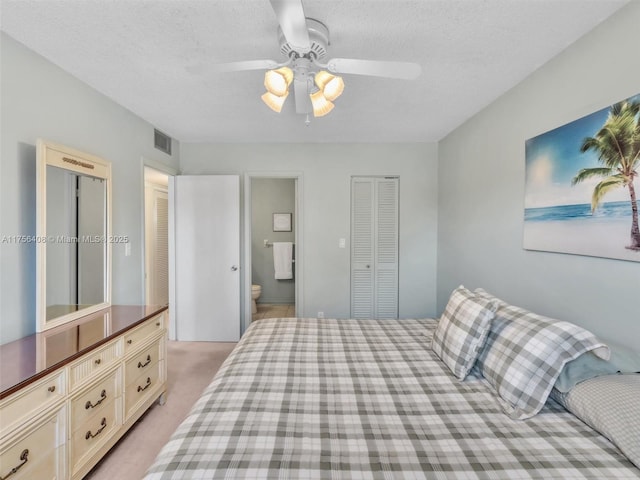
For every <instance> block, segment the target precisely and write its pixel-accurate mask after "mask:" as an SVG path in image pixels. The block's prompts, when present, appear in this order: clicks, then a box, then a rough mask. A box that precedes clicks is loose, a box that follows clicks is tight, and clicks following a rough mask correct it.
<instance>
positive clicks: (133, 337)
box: [124, 314, 164, 354]
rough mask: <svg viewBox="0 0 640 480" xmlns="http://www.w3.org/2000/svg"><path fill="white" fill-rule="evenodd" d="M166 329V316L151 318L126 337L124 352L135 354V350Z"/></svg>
mask: <svg viewBox="0 0 640 480" xmlns="http://www.w3.org/2000/svg"><path fill="white" fill-rule="evenodd" d="M163 329H164V315H163V314H161V315H157V316H155V317H153V318H150V319H149V320H147V321H146V322H144V323H143V324H142V325H140V326H138V327H136V328H134V329H133V330H131V331H130V332H129V333H127V334H125V336H124V350H125V354H126V353H128V352H130V351H131V352H133V351H135V349H136V348H137V347H138V346H140V345H142V344H143V343H144V342H145V341H146V340H148V339H149V338H150V337H151V336H153V334H154V333H156V332H160V331H162V330H163Z"/></svg>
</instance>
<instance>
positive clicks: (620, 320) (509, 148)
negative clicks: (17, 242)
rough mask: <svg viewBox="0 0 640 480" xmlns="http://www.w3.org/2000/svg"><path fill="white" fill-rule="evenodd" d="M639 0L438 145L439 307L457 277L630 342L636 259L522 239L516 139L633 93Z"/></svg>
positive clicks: (639, 74) (637, 328) (634, 324)
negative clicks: (551, 248) (544, 248)
mask: <svg viewBox="0 0 640 480" xmlns="http://www.w3.org/2000/svg"><path fill="white" fill-rule="evenodd" d="M638 25H640V2H631V4H630V5H628V6H627V7H625V8H623V9H621V10H620V11H619V12H618V13H616V14H615V15H614V16H613V17H611V18H610V19H608V20H606V21H605V22H604V23H603V24H601V25H600V26H599V27H597V28H596V29H595V30H593V31H591V32H590V33H588V34H587V35H586V36H584V37H583V38H581V39H580V40H578V41H577V42H576V43H574V44H573V45H571V46H569V47H568V48H567V49H566V50H565V51H564V52H563V53H561V54H560V55H559V56H557V57H556V58H554V59H553V60H551V61H550V62H548V63H547V64H545V65H544V66H542V67H541V68H540V69H539V70H537V71H536V72H535V73H534V74H533V75H531V76H530V77H529V78H527V79H526V80H525V81H523V82H522V83H521V84H520V85H518V86H517V87H515V88H513V89H512V90H511V91H510V92H508V93H507V94H505V95H504V96H502V97H501V98H499V99H498V100H497V101H496V102H494V103H493V104H491V105H490V106H489V107H487V108H486V109H485V110H483V111H482V112H481V113H479V114H478V115H476V116H475V117H474V118H472V119H471V120H469V121H468V122H466V123H465V124H464V125H462V126H461V127H459V128H458V129H456V130H455V131H454V132H452V133H451V134H450V135H448V136H447V137H446V138H445V139H444V140H442V141H441V142H440V144H439V150H440V169H439V175H440V176H439V191H440V194H439V217H440V221H439V225H438V227H439V237H438V240H439V241H438V310H439V311H442V310H443V309H444V306H445V305H446V301H447V298H448V296H449V294H450V292H451V290H453V288H455V287H456V286H457V285H459V284H460V283H462V284H465V285H466V286H468V287H473V288H475V287H477V286H483V287H485V288H486V289H487V290H489V291H491V292H493V293H494V294H495V295H497V296H499V297H502V298H504V299H505V300H507V301H509V302H511V303H514V304H517V305H521V306H524V307H527V308H530V309H532V310H534V311H536V312H539V313H541V314H546V315H550V316H555V317H557V318H561V319H564V320H568V321H571V322H574V323H577V324H580V325H583V326H585V327H587V328H589V329H591V330H592V331H593V332H594V333H596V334H599V335H600V336H601V337H602V338H604V339H611V340H617V341H618V342H619V343H622V344H625V345H629V346H635V347H636V348H638V343H639V341H640V304H639V303H638V298H640V263H636V262H625V261H619V260H609V259H603V258H592V257H582V256H574V255H563V254H554V253H545V252H534V251H525V250H523V248H522V231H523V208H524V184H525V183H524V180H525V162H524V152H525V150H524V142H525V140H526V139H528V138H531V137H533V136H536V135H538V134H540V133H543V132H545V131H548V130H551V129H553V128H555V127H558V126H561V125H564V124H566V123H568V122H571V121H572V120H575V119H577V118H579V117H582V116H583V115H586V114H589V113H592V112H594V111H596V110H599V109H601V108H604V107H607V106H608V105H611V104H612V103H615V102H617V101H619V100H623V99H625V98H628V97H630V96H632V95H634V94H637V93H640V82H639V79H640V60H639V58H640V57H639V56H638V42H637V41H636V40H635V37H636V36H637V35H636V32H637V30H638Z"/></svg>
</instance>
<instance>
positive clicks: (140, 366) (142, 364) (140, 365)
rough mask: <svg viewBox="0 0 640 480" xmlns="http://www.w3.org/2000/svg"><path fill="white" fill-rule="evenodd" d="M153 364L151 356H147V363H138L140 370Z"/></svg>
mask: <svg viewBox="0 0 640 480" xmlns="http://www.w3.org/2000/svg"><path fill="white" fill-rule="evenodd" d="M150 363H151V355H147V361H146V362H145V363H142V362H138V368H144V367H146V366H147V365H149V364H150Z"/></svg>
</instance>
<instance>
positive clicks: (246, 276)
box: [241, 171, 304, 334]
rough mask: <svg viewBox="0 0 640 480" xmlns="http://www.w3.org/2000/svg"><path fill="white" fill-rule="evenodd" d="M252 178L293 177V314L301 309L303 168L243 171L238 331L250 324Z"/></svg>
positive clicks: (302, 308)
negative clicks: (241, 261) (242, 253)
mask: <svg viewBox="0 0 640 480" xmlns="http://www.w3.org/2000/svg"><path fill="white" fill-rule="evenodd" d="M254 178H256V179H257V178H269V179H273V178H281V179H291V180H294V184H295V215H294V226H295V227H294V229H295V235H294V242H295V252H296V261H295V262H294V267H293V268H294V278H295V302H296V317H301V316H303V312H304V240H303V225H304V220H303V218H304V207H303V203H304V202H303V199H304V176H303V174H302V172H295V171H294V172H259V171H256V172H245V174H244V265H245V268H244V269H243V270H244V271H243V282H242V286H243V287H244V289H243V292H241V296H242V299H243V301H242V304H243V307H244V308H243V309H242V311H243V321H242V325H241V330H242V331H241V334H244V332H245V330H246V329H247V328H249V325H250V324H251V283H252V282H251V276H252V275H251V180H252V179H254Z"/></svg>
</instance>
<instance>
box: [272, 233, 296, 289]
mask: <svg viewBox="0 0 640 480" xmlns="http://www.w3.org/2000/svg"><path fill="white" fill-rule="evenodd" d="M292 260H293V243H292V242H273V269H274V270H275V278H276V280H289V279H291V278H293V268H292V263H293V262H292Z"/></svg>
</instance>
